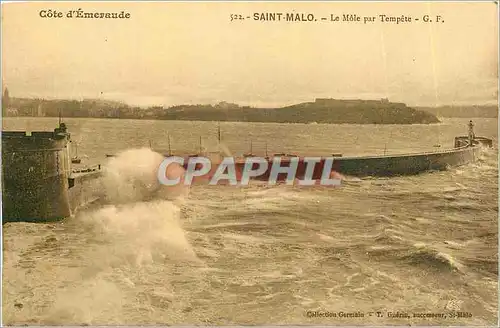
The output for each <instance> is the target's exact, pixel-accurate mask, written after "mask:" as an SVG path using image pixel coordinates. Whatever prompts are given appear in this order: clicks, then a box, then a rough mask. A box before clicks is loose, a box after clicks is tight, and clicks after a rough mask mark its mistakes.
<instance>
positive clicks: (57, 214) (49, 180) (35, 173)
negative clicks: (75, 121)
mask: <svg viewBox="0 0 500 328" xmlns="http://www.w3.org/2000/svg"><path fill="white" fill-rule="evenodd" d="M99 171H100V170H99V169H93V170H88V172H85V173H80V174H76V175H75V174H74V173H73V171H72V167H71V152H70V133H68V132H67V129H66V126H65V124H64V123H61V124H60V125H59V127H58V128H56V129H54V131H42V132H31V133H27V132H24V131H2V222H9V221H29V222H43V221H53V220H60V219H64V218H66V217H69V216H71V215H72V214H73V213H74V211H75V210H76V209H77V208H78V207H80V206H82V205H85V203H86V201H88V200H90V199H92V197H89V196H83V194H84V193H82V191H85V192H87V190H85V189H84V188H85V185H87V184H88V183H89V182H90V181H92V180H94V179H96V178H98V177H99V175H100V174H99ZM85 176H86V177H85Z"/></svg>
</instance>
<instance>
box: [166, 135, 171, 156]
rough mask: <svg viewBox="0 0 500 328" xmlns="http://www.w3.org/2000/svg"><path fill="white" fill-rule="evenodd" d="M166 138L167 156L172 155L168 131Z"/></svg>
mask: <svg viewBox="0 0 500 328" xmlns="http://www.w3.org/2000/svg"><path fill="white" fill-rule="evenodd" d="M167 138H168V156H172V148H171V147H170V133H169V134H167Z"/></svg>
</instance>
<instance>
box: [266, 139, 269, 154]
mask: <svg viewBox="0 0 500 328" xmlns="http://www.w3.org/2000/svg"><path fill="white" fill-rule="evenodd" d="M267 157H269V155H268V154H267V140H266V158H267Z"/></svg>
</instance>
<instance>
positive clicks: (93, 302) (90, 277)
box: [43, 149, 201, 324]
mask: <svg viewBox="0 0 500 328" xmlns="http://www.w3.org/2000/svg"><path fill="white" fill-rule="evenodd" d="M162 160H163V156H161V155H160V154H158V153H155V152H153V151H151V150H150V149H132V150H127V151H125V152H123V153H121V154H119V155H117V157H116V158H113V160H112V161H110V162H109V164H108V165H107V167H106V170H105V175H104V177H103V179H102V189H103V190H102V191H103V193H104V194H105V196H106V203H105V204H103V205H102V206H101V207H100V208H97V209H94V210H89V211H86V212H81V213H80V214H79V218H80V219H81V223H82V224H84V225H85V226H86V227H87V228H88V230H89V231H90V232H92V236H93V237H92V239H91V240H89V242H88V244H87V245H86V246H85V248H86V252H85V256H84V259H85V266H84V267H83V268H81V269H80V271H79V273H78V276H79V277H80V279H79V282H78V284H77V285H74V286H71V287H69V288H65V289H64V290H61V292H60V293H58V294H57V296H56V299H55V302H54V304H53V307H52V308H51V309H50V310H49V311H47V316H46V317H45V318H43V321H44V322H47V323H51V324H75V323H78V324H103V323H106V324H116V323H119V322H122V321H120V320H121V319H120V318H122V317H123V313H124V311H127V309H126V308H124V304H125V303H126V300H128V299H130V298H131V297H136V295H137V293H140V292H143V290H142V289H143V288H142V287H141V280H140V279H141V278H140V277H141V276H142V275H143V273H142V272H144V271H148V270H155V269H154V268H158V266H154V264H160V266H161V267H162V268H164V270H168V269H169V267H170V266H173V263H174V262H182V263H185V264H193V265H195V266H198V265H199V264H201V261H200V260H199V259H198V257H197V255H196V254H195V252H194V250H193V248H192V246H191V244H190V243H189V240H188V239H187V237H186V233H185V231H184V229H183V228H182V224H181V220H180V207H179V206H180V204H179V203H178V201H179V199H181V198H182V196H184V195H185V193H184V190H172V189H171V188H169V187H167V186H163V185H161V184H160V183H159V182H158V181H157V170H158V166H159V163H160V162H161V161H162ZM172 199H174V200H175V201H177V203H176V202H175V201H172ZM136 285H137V287H136ZM169 286H170V285H169V281H167V280H166V278H164V280H163V281H162V285H161V286H158V287H157V288H159V289H161V290H163V289H165V290H166V291H167V292H170V287H169Z"/></svg>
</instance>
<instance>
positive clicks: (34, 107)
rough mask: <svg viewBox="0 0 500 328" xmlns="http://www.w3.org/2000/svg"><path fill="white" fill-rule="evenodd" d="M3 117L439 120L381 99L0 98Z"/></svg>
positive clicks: (289, 121) (236, 120)
mask: <svg viewBox="0 0 500 328" xmlns="http://www.w3.org/2000/svg"><path fill="white" fill-rule="evenodd" d="M2 110H3V115H4V116H7V117H9V116H35V117H43V116H46V117H57V116H59V114H60V113H61V114H62V116H64V117H94V118H125V119H158V120H189V121H230V122H273V123H333V124H340V123H352V124H429V123H438V122H439V119H438V118H437V117H436V116H435V115H434V114H431V113H429V112H425V111H421V110H417V109H414V108H411V107H408V106H406V105H405V104H403V103H393V102H390V101H389V100H387V99H380V100H359V99H354V100H341V99H330V98H318V99H315V100H314V101H312V102H304V103H299V104H295V105H291V106H285V107H279V108H256V107H250V106H239V105H237V104H233V103H228V102H220V103H218V104H216V105H177V106H171V107H168V108H165V107H163V106H152V107H148V108H140V107H136V106H129V105H127V104H125V103H122V102H117V101H109V100H102V99H86V100H81V101H78V100H64V99H55V100H46V99H34V98H15V97H9V95H8V90H5V92H4V97H3V98H2Z"/></svg>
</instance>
